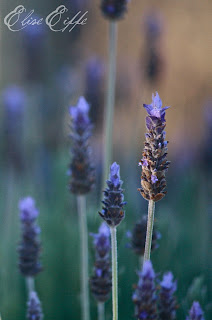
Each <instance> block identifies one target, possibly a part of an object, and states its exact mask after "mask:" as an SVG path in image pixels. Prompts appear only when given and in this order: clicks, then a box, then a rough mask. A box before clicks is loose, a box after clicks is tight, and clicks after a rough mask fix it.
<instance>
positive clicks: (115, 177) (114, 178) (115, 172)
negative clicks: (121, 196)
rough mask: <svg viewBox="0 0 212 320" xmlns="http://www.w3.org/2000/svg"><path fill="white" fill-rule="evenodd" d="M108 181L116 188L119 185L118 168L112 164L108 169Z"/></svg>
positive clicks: (115, 164)
mask: <svg viewBox="0 0 212 320" xmlns="http://www.w3.org/2000/svg"><path fill="white" fill-rule="evenodd" d="M109 179H110V180H111V181H112V182H113V183H114V185H115V186H117V185H118V184H119V183H120V166H119V165H118V164H117V163H116V162H114V163H113V164H112V165H111V167H110V177H109Z"/></svg>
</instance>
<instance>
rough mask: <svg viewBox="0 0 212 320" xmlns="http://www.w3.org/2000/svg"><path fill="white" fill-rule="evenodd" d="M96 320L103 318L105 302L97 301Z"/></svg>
mask: <svg viewBox="0 0 212 320" xmlns="http://www.w3.org/2000/svg"><path fill="white" fill-rule="evenodd" d="M98 320H105V304H104V302H98Z"/></svg>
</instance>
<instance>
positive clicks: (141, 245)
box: [127, 215, 161, 256]
mask: <svg viewBox="0 0 212 320" xmlns="http://www.w3.org/2000/svg"><path fill="white" fill-rule="evenodd" d="M146 229H147V216H146V215H144V216H143V217H142V219H141V220H140V221H138V222H137V223H136V224H135V226H134V228H133V230H132V232H128V233H127V236H128V238H129V239H130V243H129V247H130V248H131V249H132V250H133V251H134V252H135V254H137V255H139V256H143V255H144V249H145V241H146ZM160 238H161V234H160V232H159V231H157V230H156V228H155V226H154V229H153V234H152V245H151V252H153V251H154V250H156V249H157V248H158V247H159V244H158V240H159V239H160Z"/></svg>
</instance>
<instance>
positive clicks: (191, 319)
mask: <svg viewBox="0 0 212 320" xmlns="http://www.w3.org/2000/svg"><path fill="white" fill-rule="evenodd" d="M186 320H205V318H204V313H203V311H202V308H201V306H200V304H199V302H198V301H194V302H193V304H192V307H191V309H190V311H189V316H188V317H187V318H186Z"/></svg>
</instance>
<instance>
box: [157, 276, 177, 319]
mask: <svg viewBox="0 0 212 320" xmlns="http://www.w3.org/2000/svg"><path fill="white" fill-rule="evenodd" d="M160 286H161V289H160V294H159V319H160V320H175V319H176V309H177V304H176V299H175V297H174V293H175V291H176V289H177V282H176V281H173V274H172V273H171V272H168V273H166V274H164V276H163V280H162V282H161V283H160Z"/></svg>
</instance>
